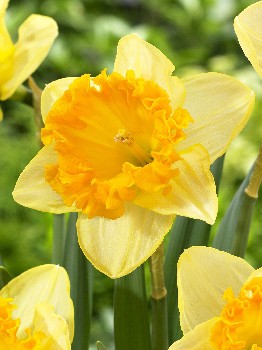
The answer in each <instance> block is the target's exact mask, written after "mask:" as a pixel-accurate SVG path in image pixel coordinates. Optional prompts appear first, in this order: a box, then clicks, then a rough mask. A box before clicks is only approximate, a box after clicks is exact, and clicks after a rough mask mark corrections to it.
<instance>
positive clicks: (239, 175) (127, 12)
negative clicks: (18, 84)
mask: <svg viewBox="0 0 262 350" xmlns="http://www.w3.org/2000/svg"><path fill="white" fill-rule="evenodd" d="M251 3H253V1H247V0H161V1H160V0H56V1H52V0H28V1H27V2H26V6H25V4H24V2H21V1H19V0H11V2H10V6H9V9H8V13H7V23H8V28H9V30H10V32H11V33H12V36H13V39H14V40H16V37H17V28H18V26H19V25H20V24H21V23H22V22H23V20H24V19H25V18H26V17H27V16H29V15H30V14H31V13H39V14H43V15H48V16H51V17H53V18H54V19H55V20H56V21H57V23H58V26H59V30H60V35H59V37H58V39H57V40H56V42H55V44H54V46H53V48H52V49H51V51H50V54H49V56H48V57H47V59H46V60H45V62H44V63H43V64H42V66H41V67H40V68H39V69H38V70H37V72H36V73H34V75H33V77H34V78H35V80H36V82H37V83H38V85H39V86H40V87H41V88H43V87H44V85H45V84H46V83H49V82H51V81H53V80H56V79H59V78H62V77H67V76H79V75H81V74H83V73H91V74H92V75H96V74H98V73H99V72H100V71H101V70H102V69H104V68H105V67H107V68H108V71H109V72H111V71H112V68H113V63H114V57H115V53H116V45H117V42H118V40H119V38H120V37H121V36H123V35H125V34H128V33H132V32H136V33H138V34H139V35H140V36H142V37H143V38H144V39H146V40H147V41H149V42H151V43H152V44H154V45H155V46H156V47H158V48H159V49H160V50H161V51H162V52H164V53H165V54H166V56H167V57H168V58H169V59H170V60H171V61H172V62H173V63H174V64H175V65H176V75H178V76H179V77H183V76H185V75H188V74H191V73H195V72H202V71H203V72H205V71H217V72H222V73H227V74H230V75H233V76H235V77H237V78H238V79H240V80H242V81H243V82H245V83H246V84H247V85H249V86H250V87H251V88H252V89H254V90H255V92H256V107H255V110H254V112H253V115H252V117H251V120H250V122H249V124H248V126H247V127H246V128H245V130H244V131H243V132H242V134H241V135H240V136H239V137H238V138H237V139H236V140H235V141H234V142H233V144H232V145H231V147H230V149H229V151H228V154H227V156H226V162H225V169H224V174H223V178H222V183H221V187H220V195H219V216H218V220H217V222H219V220H220V217H221V216H222V215H223V213H224V212H225V210H226V208H227V206H228V204H229V202H230V200H231V198H232V197H233V194H234V193H235V191H236V189H237V188H238V186H239V185H240V183H241V181H242V179H243V177H244V176H245V175H246V173H247V172H248V168H249V167H250V165H251V164H252V162H253V161H254V159H255V157H256V154H257V152H258V149H259V145H260V143H261V135H262V123H261V116H260V115H261V114H260V110H261V107H262V93H261V91H262V89H261V86H262V85H261V80H260V78H259V77H258V76H257V75H256V73H255V72H254V70H253V68H252V67H251V65H250V64H249V62H248V61H247V59H246V58H245V56H244V54H243V53H242V51H241V48H240V46H239V44H238V42H237V39H236V36H235V34H234V30H233V18H234V17H235V16H236V15H237V14H238V13H239V12H241V11H242V10H243V9H244V8H245V7H246V6H248V5H250V4H251ZM1 106H2V108H3V110H4V116H5V117H4V121H3V122H2V123H1V124H0V149H1V157H0V169H1V170H0V171H1V176H0V193H1V195H0V219H1V222H0V254H1V257H2V259H3V261H4V263H5V265H6V267H7V269H8V270H9V271H10V272H11V274H12V275H17V274H19V273H21V272H22V271H24V270H26V269H28V268H30V267H33V266H35V265H39V264H43V263H47V262H49V261H50V258H51V238H52V237H51V235H52V217H51V215H49V214H46V213H39V212H36V211H33V210H31V209H26V208H23V207H21V206H19V205H18V204H16V203H15V202H14V201H13V199H12V195H11V192H12V190H13V187H14V184H15V182H16V179H17V177H18V176H19V174H20V172H21V171H22V169H23V168H24V166H25V165H26V164H27V163H28V161H29V160H30V159H31V158H32V157H33V156H34V155H35V153H36V152H37V150H38V149H39V145H38V141H37V135H36V129H35V125H34V120H33V111H32V109H31V108H30V107H28V106H24V105H22V104H19V103H15V102H12V101H8V102H5V103H2V104H1ZM28 186H30V184H28ZM261 216H262V203H261V200H260V201H258V204H257V208H256V212H255V217H254V221H253V223H252V227H251V230H252V232H251V237H250V241H249V246H248V251H247V259H248V260H249V261H250V262H251V263H252V265H253V266H254V267H259V266H261V265H262V245H261V244H260V242H261V239H262V230H261V223H259V219H261ZM260 222H261V221H260ZM215 229H216V225H215V226H214V228H213V232H214V231H215ZM112 286H113V284H112V281H110V280H109V279H108V278H106V277H104V276H102V275H101V274H100V273H98V272H97V273H96V275H95V294H94V316H95V317H99V322H94V325H93V329H92V334H93V338H94V339H101V340H102V341H104V342H105V343H107V344H108V345H109V340H110V334H111V328H112V327H113V325H112V320H111V312H110V308H111V306H112ZM101 329H103V333H102V334H103V335H101V334H100V333H101Z"/></svg>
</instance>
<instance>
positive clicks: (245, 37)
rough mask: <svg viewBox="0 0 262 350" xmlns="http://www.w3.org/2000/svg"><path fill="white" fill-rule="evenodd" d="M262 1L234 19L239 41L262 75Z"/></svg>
mask: <svg viewBox="0 0 262 350" xmlns="http://www.w3.org/2000/svg"><path fill="white" fill-rule="evenodd" d="M261 19H262V1H259V2H256V3H255V4H253V5H250V6H248V7H247V8H246V9H245V10H244V11H242V12H241V13H240V14H239V15H238V16H237V17H236V18H235V21H234V28H235V32H236V35H237V37H238V40H239V43H240V45H241V47H242V50H243V51H244V53H245V55H246V57H247V58H248V59H249V61H250V62H251V64H252V66H253V67H254V69H255V70H256V72H257V73H258V74H259V75H260V77H262V20H261Z"/></svg>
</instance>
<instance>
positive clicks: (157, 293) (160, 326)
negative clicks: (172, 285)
mask: <svg viewBox="0 0 262 350" xmlns="http://www.w3.org/2000/svg"><path fill="white" fill-rule="evenodd" d="M163 260H164V246H163V244H161V245H160V246H159V248H158V249H157V250H156V251H155V253H154V254H153V255H152V256H151V258H150V259H149V264H150V272H151V288H152V289H151V304H152V349H153V350H160V349H161V350H166V349H168V325H167V299H166V295H167V291H166V287H165V280H164V267H163V265H164V264H163Z"/></svg>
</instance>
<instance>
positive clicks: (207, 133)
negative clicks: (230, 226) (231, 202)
mask: <svg viewBox="0 0 262 350" xmlns="http://www.w3.org/2000/svg"><path fill="white" fill-rule="evenodd" d="M174 68H175V67H174V66H173V64H172V63H171V62H170V61H169V60H168V59H167V58H166V57H165V56H164V55H163V54H162V53H161V52H160V51H159V50H158V49H156V48H155V47H154V46H152V45H150V44H149V43H147V42H146V41H144V40H142V39H141V38H139V37H138V36H137V35H135V34H131V35H127V36H125V37H123V38H122V39H121V40H120V42H119V45H118V50H117V55H116V59H115V65H114V71H113V73H112V74H107V72H106V71H105V70H104V71H102V72H101V74H99V75H98V76H97V77H94V78H92V77H90V76H89V75H83V76H82V77H80V78H66V79H61V80H57V81H55V82H53V83H51V84H49V85H47V87H46V88H45V90H44V92H43V94H42V115H43V120H44V123H45V127H44V128H43V130H42V141H43V143H44V145H45V146H44V147H43V149H42V150H41V151H40V152H39V153H38V154H37V155H36V157H35V158H34V159H33V160H32V161H31V162H30V163H29V165H28V166H27V167H26V168H25V170H24V171H23V173H22V174H21V175H20V177H19V179H18V181H17V184H16V187H15V190H14V193H13V195H14V199H15V200H16V201H17V202H18V203H20V204H22V205H25V206H27V207H30V208H34V209H37V210H42V211H48V212H53V213H64V212H70V211H78V212H79V217H78V222H77V231H78V238H79V243H80V246H81V248H82V250H83V252H84V254H85V255H86V257H87V258H88V259H89V260H90V261H91V262H92V263H93V264H94V265H95V267H96V268H97V269H99V270H100V271H102V272H104V273H105V274H107V275H109V276H110V277H112V278H115V277H120V276H123V275H125V274H127V273H129V272H131V271H132V270H134V269H135V268H136V267H137V266H138V265H140V264H141V263H142V262H144V261H145V260H146V259H147V258H148V257H149V256H151V255H152V253H153V252H154V251H155V250H156V248H157V247H158V246H159V245H160V243H161V242H162V240H163V238H164V236H165V234H166V233H167V232H168V231H169V229H170V227H171V225H172V222H173V220H174V218H175V215H176V214H178V215H183V216H188V217H191V218H196V219H201V220H205V221H206V222H208V223H210V224H212V223H213V222H214V220H215V218H216V214H217V195H216V189H215V184H214V179H213V176H212V175H211V172H210V164H211V163H213V162H214V160H215V159H216V158H217V157H219V156H221V155H222V154H223V153H224V152H225V150H226V149H227V147H228V144H229V143H230V141H231V140H232V139H233V138H234V137H235V136H236V135H237V134H238V133H239V132H240V131H241V130H242V128H243V127H244V125H245V123H246V122H247V120H248V118H249V115H250V113H251V110H252V108H253V103H254V94H253V92H252V91H251V90H250V89H249V88H248V87H246V86H245V85H243V84H242V83H240V82H238V81H237V80H235V79H233V78H231V77H229V76H226V75H223V74H218V73H206V74H199V75H195V76H192V77H189V78H186V79H183V80H181V79H179V78H177V77H175V76H172V75H171V74H172V72H173V70H174Z"/></svg>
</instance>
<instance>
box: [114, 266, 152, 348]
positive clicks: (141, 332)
mask: <svg viewBox="0 0 262 350" xmlns="http://www.w3.org/2000/svg"><path fill="white" fill-rule="evenodd" d="M114 332H115V349H116V350H151V341H150V329H149V317H148V309H147V297H146V288H145V275H144V266H143V265H142V266H139V267H138V268H137V269H136V270H135V271H133V272H131V273H130V274H128V275H127V276H124V277H121V278H118V279H116V280H115V287H114Z"/></svg>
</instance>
